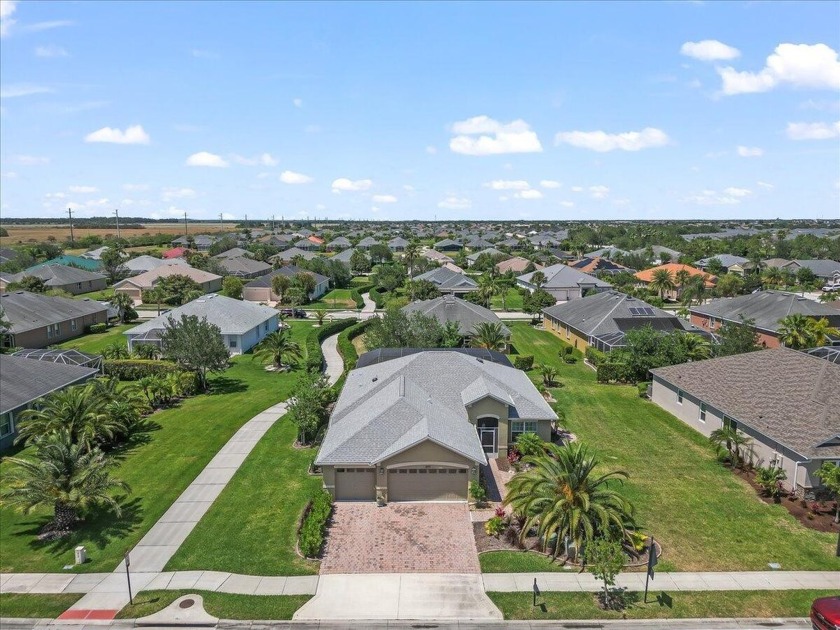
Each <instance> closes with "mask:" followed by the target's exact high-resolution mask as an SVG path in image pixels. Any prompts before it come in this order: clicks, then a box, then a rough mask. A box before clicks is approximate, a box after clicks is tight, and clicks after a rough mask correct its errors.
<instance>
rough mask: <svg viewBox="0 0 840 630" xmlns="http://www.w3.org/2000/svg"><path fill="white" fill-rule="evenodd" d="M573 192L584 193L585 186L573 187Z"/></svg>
mask: <svg viewBox="0 0 840 630" xmlns="http://www.w3.org/2000/svg"><path fill="white" fill-rule="evenodd" d="M571 191H572V192H583V186H572V188H571Z"/></svg>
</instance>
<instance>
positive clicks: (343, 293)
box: [304, 289, 356, 311]
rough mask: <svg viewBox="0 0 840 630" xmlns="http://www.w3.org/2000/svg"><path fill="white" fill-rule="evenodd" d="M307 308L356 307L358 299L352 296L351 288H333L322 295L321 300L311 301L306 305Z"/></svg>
mask: <svg viewBox="0 0 840 630" xmlns="http://www.w3.org/2000/svg"><path fill="white" fill-rule="evenodd" d="M304 308H305V309H306V310H313V309H317V308H325V309H327V310H330V309H338V310H342V311H344V310H347V309H348V308H350V309H354V308H356V300H354V299H353V298H351V297H350V289H333V290H332V291H330V292H328V293H325V294H324V295H323V296H321V299H320V300H317V301H315V302H310V303H309V304H306V305H305V306H304Z"/></svg>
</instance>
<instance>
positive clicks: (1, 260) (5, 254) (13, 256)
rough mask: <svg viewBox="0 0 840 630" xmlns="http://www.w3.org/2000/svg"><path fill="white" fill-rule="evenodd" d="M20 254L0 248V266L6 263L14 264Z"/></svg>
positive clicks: (6, 248)
mask: <svg viewBox="0 0 840 630" xmlns="http://www.w3.org/2000/svg"><path fill="white" fill-rule="evenodd" d="M19 255H20V252H18V251H16V250H14V249H10V248H8V247H0V265H5V264H6V263H7V262H14V261H15V260H17V257H18V256H19Z"/></svg>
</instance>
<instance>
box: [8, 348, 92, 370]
mask: <svg viewBox="0 0 840 630" xmlns="http://www.w3.org/2000/svg"><path fill="white" fill-rule="evenodd" d="M12 356H14V357H23V358H25V359H34V360H36V361H49V362H51V363H63V364H64V365H79V366H81V367H89V368H95V369H97V370H99V371H100V372H101V371H102V357H101V356H99V355H98V354H87V353H85V352H79V351H78V350H75V349H72V348H70V349H66V350H65V349H62V348H32V349H26V348H25V349H23V350H18V351H17V352H15V353H14V354H13V355H12Z"/></svg>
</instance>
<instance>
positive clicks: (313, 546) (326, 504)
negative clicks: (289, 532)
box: [298, 490, 332, 558]
mask: <svg viewBox="0 0 840 630" xmlns="http://www.w3.org/2000/svg"><path fill="white" fill-rule="evenodd" d="M331 513H332V497H331V496H330V493H329V492H327V491H326V490H320V491H319V492H318V493H316V494H315V496H313V497H312V499H311V501H310V502H309V506H308V509H307V511H306V514H305V516H304V517H303V523H302V524H301V526H300V530H299V531H298V547H299V548H300V552H301V553H302V554H303V555H304V556H306V557H307V558H315V557H317V556H318V555H319V554H320V553H321V547H323V546H324V534H325V533H326V530H327V521H329V518H330V514H331Z"/></svg>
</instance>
